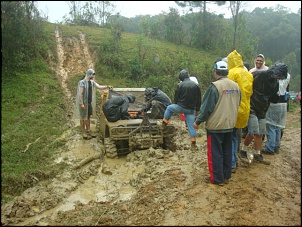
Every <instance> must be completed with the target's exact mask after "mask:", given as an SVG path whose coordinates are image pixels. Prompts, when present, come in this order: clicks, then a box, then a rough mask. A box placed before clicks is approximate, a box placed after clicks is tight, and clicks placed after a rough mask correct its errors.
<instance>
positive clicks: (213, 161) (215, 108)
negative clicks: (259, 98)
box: [194, 61, 241, 185]
mask: <svg viewBox="0 0 302 227" xmlns="http://www.w3.org/2000/svg"><path fill="white" fill-rule="evenodd" d="M213 72H214V79H215V81H214V82H212V83H211V84H210V85H209V87H208V88H207V90H206V91H205V94H204V96H203V99H202V103H201V107H200V113H199V115H198V116H197V118H196V119H195V122H194V127H195V129H198V127H199V125H200V124H201V123H202V122H205V129H206V133H207V149H208V151H207V155H208V168H209V173H210V176H207V177H206V178H205V180H206V182H209V183H213V184H217V185H223V183H227V182H228V181H229V179H230V178H231V174H232V173H231V171H232V133H233V128H234V127H235V125H236V121H237V115H238V109H239V105H240V102H241V91H240V89H239V86H238V84H237V83H236V82H234V81H232V80H230V79H229V78H228V77H227V76H228V66H227V63H226V62H225V61H218V62H215V63H214V69H213Z"/></svg>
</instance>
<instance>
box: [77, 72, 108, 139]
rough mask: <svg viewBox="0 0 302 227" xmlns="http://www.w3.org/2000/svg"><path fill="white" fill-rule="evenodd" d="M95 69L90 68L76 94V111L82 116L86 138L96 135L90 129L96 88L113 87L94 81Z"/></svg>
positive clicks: (79, 84) (84, 136) (82, 126)
mask: <svg viewBox="0 0 302 227" xmlns="http://www.w3.org/2000/svg"><path fill="white" fill-rule="evenodd" d="M94 77H95V71H94V70H93V69H88V70H87V73H86V75H85V78H84V79H82V80H80V81H79V83H78V89H77V96H76V111H77V116H78V117H79V118H80V126H81V131H82V136H83V138H84V139H90V138H91V137H95V134H94V133H92V132H91V130H90V117H91V116H92V115H93V113H94V111H93V107H95V105H96V102H95V100H96V99H95V89H98V90H101V91H102V90H105V89H107V88H109V89H112V86H107V85H99V84H98V83H97V82H95V81H94Z"/></svg>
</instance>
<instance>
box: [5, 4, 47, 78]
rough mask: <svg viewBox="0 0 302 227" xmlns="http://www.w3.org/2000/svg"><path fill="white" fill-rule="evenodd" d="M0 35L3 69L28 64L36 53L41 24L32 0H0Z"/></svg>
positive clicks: (23, 66)
mask: <svg viewBox="0 0 302 227" xmlns="http://www.w3.org/2000/svg"><path fill="white" fill-rule="evenodd" d="M1 38H2V45H1V53H2V68H3V69H4V70H7V71H10V72H13V71H15V70H16V69H18V68H19V69H21V68H25V67H29V66H30V64H27V63H30V62H31V61H34V60H36V58H38V57H39V56H40V54H41V51H42V49H43V48H42V47H41V46H40V43H41V40H43V27H42V19H41V18H40V16H39V12H38V10H37V8H36V7H35V3H34V1H10V2H9V1H2V2H1ZM33 43H35V45H32V44H33ZM8 75H12V74H11V73H10V74H8Z"/></svg>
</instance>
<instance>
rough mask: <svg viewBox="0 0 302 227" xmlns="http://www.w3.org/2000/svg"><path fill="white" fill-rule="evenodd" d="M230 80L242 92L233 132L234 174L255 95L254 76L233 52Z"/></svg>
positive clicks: (230, 60) (229, 60)
mask: <svg viewBox="0 0 302 227" xmlns="http://www.w3.org/2000/svg"><path fill="white" fill-rule="evenodd" d="M227 64H228V70H229V73H228V78H229V79H231V80H233V81H234V82H236V83H237V84H238V86H239V88H240V91H241V102H240V105H239V109H238V115H237V121H236V125H235V127H234V130H233V136H232V140H233V155H232V173H235V172H236V169H237V167H238V155H237V153H238V152H239V151H240V141H241V137H242V135H241V130H242V128H245V127H246V126H247V123H248V120H249V114H250V98H251V96H252V94H253V80H254V78H253V75H252V74H251V73H250V72H248V70H247V69H245V68H244V63H243V60H242V56H241V55H240V54H239V53H238V52H237V51H236V50H234V51H232V52H231V53H229V55H228V56H227Z"/></svg>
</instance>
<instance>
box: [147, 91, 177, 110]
mask: <svg viewBox="0 0 302 227" xmlns="http://www.w3.org/2000/svg"><path fill="white" fill-rule="evenodd" d="M153 100H155V101H158V102H161V103H162V104H164V106H165V107H167V106H168V105H170V104H171V103H172V102H171V99H170V98H169V96H168V95H167V94H166V93H164V92H163V91H161V90H160V89H154V88H153V89H152V92H151V97H150V99H147V100H146V101H147V103H146V106H145V107H144V108H143V109H142V111H141V112H147V111H148V110H150V109H151V107H152V105H151V102H152V101H153Z"/></svg>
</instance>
